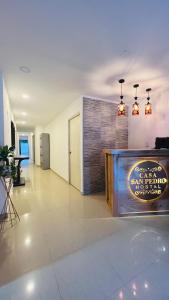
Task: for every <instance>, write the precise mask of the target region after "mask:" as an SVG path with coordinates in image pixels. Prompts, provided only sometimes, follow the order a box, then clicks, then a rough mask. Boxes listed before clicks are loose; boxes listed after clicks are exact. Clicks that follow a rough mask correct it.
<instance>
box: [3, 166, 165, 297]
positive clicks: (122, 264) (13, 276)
mask: <svg viewBox="0 0 169 300" xmlns="http://www.w3.org/2000/svg"><path fill="white" fill-rule="evenodd" d="M24 173H25V174H26V178H27V184H26V186H25V187H20V188H16V189H15V190H14V195H13V199H14V203H15V205H16V207H17V210H18V212H19V214H20V216H21V221H20V223H18V224H17V225H16V226H15V227H13V228H12V229H8V228H6V230H5V232H4V233H3V234H2V233H1V234H0V286H1V287H0V300H1V299H2V300H6V299H9V300H20V299H22V300H23V299H37V300H40V299H42V300H116V299H122V300H123V299H124V300H125V299H130V300H131V299H139V300H143V299H144V300H146V299H154V300H156V299H159V300H165V299H169V217H168V216H161V217H159V216H158V217H140V218H132V219H129V218H123V219H118V218H116V219H113V218H111V214H110V211H109V209H108V208H107V206H106V203H105V200H104V196H103V195H95V196H87V197H83V196H81V195H80V194H79V192H78V191H77V190H76V189H74V188H73V187H71V186H69V185H68V184H67V183H66V182H64V181H63V180H62V179H60V178H59V177H57V176H56V175H55V174H54V173H53V172H52V171H42V170H40V168H36V167H34V166H30V167H29V168H27V167H26V168H25V170H24Z"/></svg>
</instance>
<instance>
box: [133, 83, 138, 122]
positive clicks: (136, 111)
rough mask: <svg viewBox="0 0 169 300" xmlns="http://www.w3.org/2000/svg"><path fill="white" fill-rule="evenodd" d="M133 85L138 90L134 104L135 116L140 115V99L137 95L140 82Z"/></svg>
mask: <svg viewBox="0 0 169 300" xmlns="http://www.w3.org/2000/svg"><path fill="white" fill-rule="evenodd" d="M133 87H134V88H135V91H136V92H135V97H134V99H135V102H134V104H133V106H132V115H133V116H138V115H139V104H138V102H137V99H138V97H137V88H138V87H139V84H135V85H133Z"/></svg>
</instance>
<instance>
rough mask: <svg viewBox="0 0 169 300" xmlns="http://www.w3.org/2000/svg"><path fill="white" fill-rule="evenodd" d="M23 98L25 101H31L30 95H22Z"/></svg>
mask: <svg viewBox="0 0 169 300" xmlns="http://www.w3.org/2000/svg"><path fill="white" fill-rule="evenodd" d="M22 98H23V99H29V98H30V96H29V95H28V94H22Z"/></svg>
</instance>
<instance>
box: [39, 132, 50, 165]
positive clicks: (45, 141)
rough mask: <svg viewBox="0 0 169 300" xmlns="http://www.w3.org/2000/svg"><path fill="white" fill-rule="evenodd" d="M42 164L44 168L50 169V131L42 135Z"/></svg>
mask: <svg viewBox="0 0 169 300" xmlns="http://www.w3.org/2000/svg"><path fill="white" fill-rule="evenodd" d="M40 166H41V168H42V169H43V170H47V169H50V136H49V134H48V133H41V135H40Z"/></svg>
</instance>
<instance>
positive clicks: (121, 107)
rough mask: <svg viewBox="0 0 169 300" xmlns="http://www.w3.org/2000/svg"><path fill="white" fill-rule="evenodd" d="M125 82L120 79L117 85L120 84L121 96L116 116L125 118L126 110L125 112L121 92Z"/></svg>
mask: <svg viewBox="0 0 169 300" xmlns="http://www.w3.org/2000/svg"><path fill="white" fill-rule="evenodd" d="M124 82H125V80H124V79H120V80H119V83H120V84H121V95H120V99H121V101H120V103H119V105H118V116H125V114H126V110H125V103H124V102H123V90H122V85H123V83H124Z"/></svg>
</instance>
